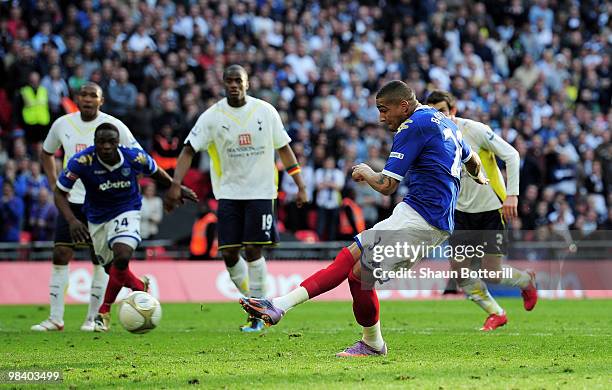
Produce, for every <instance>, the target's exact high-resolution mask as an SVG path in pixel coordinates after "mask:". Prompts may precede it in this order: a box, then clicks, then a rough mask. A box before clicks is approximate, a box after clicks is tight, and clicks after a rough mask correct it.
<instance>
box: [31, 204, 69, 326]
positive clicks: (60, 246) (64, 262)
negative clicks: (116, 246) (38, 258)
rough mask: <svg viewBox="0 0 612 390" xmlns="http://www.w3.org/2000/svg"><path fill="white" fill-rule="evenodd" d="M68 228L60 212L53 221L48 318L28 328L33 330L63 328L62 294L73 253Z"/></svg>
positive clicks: (66, 285) (66, 284)
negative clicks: (53, 233)
mask: <svg viewBox="0 0 612 390" xmlns="http://www.w3.org/2000/svg"><path fill="white" fill-rule="evenodd" d="M73 246H74V244H73V242H72V237H71V236H70V228H69V225H68V222H67V221H66V219H65V218H64V216H63V215H62V214H61V213H60V214H59V215H58V217H57V219H56V221H55V237H54V247H53V257H52V263H53V264H52V268H51V278H50V280H49V304H50V314H49V318H48V319H45V320H43V321H42V322H40V323H39V324H36V325H33V326H32V327H31V328H30V329H31V330H34V331H40V332H45V331H54V330H63V329H64V295H65V292H66V288H67V287H68V278H69V266H68V264H69V263H70V260H72V257H73V255H74V252H73Z"/></svg>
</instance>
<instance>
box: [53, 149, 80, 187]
mask: <svg viewBox="0 0 612 390" xmlns="http://www.w3.org/2000/svg"><path fill="white" fill-rule="evenodd" d="M81 171H82V165H81V164H79V163H78V161H77V160H76V158H74V157H73V158H71V159H70V161H68V164H67V165H66V169H64V170H63V171H62V173H61V174H60V176H59V177H58V178H57V186H58V187H59V188H60V189H61V190H62V191H64V192H70V190H71V189H72V187H73V186H74V183H76V181H77V180H79V177H80V175H81Z"/></svg>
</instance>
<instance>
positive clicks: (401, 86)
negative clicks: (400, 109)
mask: <svg viewBox="0 0 612 390" xmlns="http://www.w3.org/2000/svg"><path fill="white" fill-rule="evenodd" d="M376 99H385V100H387V101H389V102H391V103H396V104H397V103H399V102H401V101H402V100H406V101H407V102H409V103H416V101H417V100H416V95H415V94H414V91H413V90H412V88H410V87H409V86H408V84H406V83H405V82H403V81H401V80H393V81H389V82H388V83H387V84H385V85H383V86H382V87H381V88H380V89H379V90H378V92H377V93H376Z"/></svg>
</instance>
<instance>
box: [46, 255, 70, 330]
mask: <svg viewBox="0 0 612 390" xmlns="http://www.w3.org/2000/svg"><path fill="white" fill-rule="evenodd" d="M68 276H69V270H68V265H56V264H53V269H52V270H51V280H50V281H49V303H50V304H51V315H50V317H51V320H53V322H55V323H57V324H59V325H64V294H65V292H66V286H67V285H68Z"/></svg>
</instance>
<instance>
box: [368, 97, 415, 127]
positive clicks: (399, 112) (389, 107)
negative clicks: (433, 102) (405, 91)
mask: <svg viewBox="0 0 612 390" xmlns="http://www.w3.org/2000/svg"><path fill="white" fill-rule="evenodd" d="M376 108H378V113H379V116H380V122H381V123H382V124H383V125H384V126H385V127H386V128H387V130H389V131H391V132H396V131H397V129H398V128H399V127H400V125H401V124H402V123H404V121H405V120H406V119H408V117H409V115H408V109H409V105H408V102H407V101H405V100H402V101H400V102H399V103H397V102H391V101H388V100H386V99H385V98H379V99H376Z"/></svg>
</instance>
